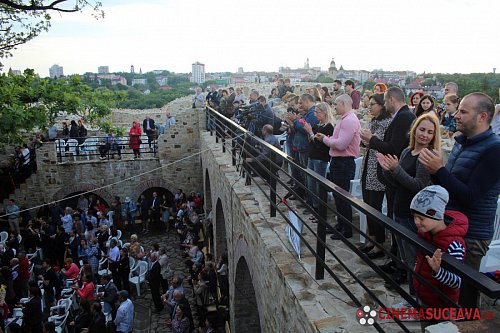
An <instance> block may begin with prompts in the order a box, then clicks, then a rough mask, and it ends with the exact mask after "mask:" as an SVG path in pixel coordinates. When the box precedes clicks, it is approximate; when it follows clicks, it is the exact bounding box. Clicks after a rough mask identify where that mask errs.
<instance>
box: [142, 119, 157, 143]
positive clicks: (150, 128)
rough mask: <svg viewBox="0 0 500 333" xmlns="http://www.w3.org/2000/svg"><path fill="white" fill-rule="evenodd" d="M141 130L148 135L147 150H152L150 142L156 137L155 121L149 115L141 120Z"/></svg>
mask: <svg viewBox="0 0 500 333" xmlns="http://www.w3.org/2000/svg"><path fill="white" fill-rule="evenodd" d="M142 130H143V132H144V133H145V134H146V135H147V137H148V146H149V151H153V148H151V143H152V142H153V141H154V140H155V139H156V128H155V121H154V120H153V119H151V117H150V116H149V115H146V119H144V120H143V121H142Z"/></svg>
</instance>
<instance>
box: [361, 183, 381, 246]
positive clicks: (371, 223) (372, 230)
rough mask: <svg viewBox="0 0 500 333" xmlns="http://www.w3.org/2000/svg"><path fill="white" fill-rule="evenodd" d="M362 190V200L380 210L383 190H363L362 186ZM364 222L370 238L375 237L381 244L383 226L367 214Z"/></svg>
mask: <svg viewBox="0 0 500 333" xmlns="http://www.w3.org/2000/svg"><path fill="white" fill-rule="evenodd" d="M362 191H363V201H364V202H365V203H367V204H368V205H370V206H372V207H373V208H375V209H376V210H378V211H379V212H380V211H381V210H382V203H383V201H384V194H385V192H384V191H372V190H365V187H364V186H363V187H362ZM366 222H367V224H368V235H370V236H371V237H372V238H373V237H375V241H376V242H377V243H380V244H383V243H384V242H385V227H384V226H383V225H382V224H381V223H378V222H377V221H376V220H375V219H373V218H370V217H368V216H367V217H366Z"/></svg>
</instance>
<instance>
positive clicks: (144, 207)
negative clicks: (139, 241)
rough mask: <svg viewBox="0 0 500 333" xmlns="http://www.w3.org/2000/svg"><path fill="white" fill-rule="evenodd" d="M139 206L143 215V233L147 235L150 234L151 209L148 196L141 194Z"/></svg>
mask: <svg viewBox="0 0 500 333" xmlns="http://www.w3.org/2000/svg"><path fill="white" fill-rule="evenodd" d="M137 204H138V205H139V209H140V213H141V222H142V232H143V233H145V234H146V233H148V232H149V207H150V205H149V201H148V199H147V198H146V195H144V194H141V196H140V198H139V201H138V202H137Z"/></svg>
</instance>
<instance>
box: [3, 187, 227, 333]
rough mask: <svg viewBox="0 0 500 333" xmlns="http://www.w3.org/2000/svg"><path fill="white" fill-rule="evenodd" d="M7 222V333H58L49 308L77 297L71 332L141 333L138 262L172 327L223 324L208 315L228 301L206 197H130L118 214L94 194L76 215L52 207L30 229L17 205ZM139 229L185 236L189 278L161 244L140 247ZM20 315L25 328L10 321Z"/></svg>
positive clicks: (207, 328)
mask: <svg viewBox="0 0 500 333" xmlns="http://www.w3.org/2000/svg"><path fill="white" fill-rule="evenodd" d="M6 213H7V214H9V215H8V217H9V226H10V233H9V236H8V238H7V239H6V240H4V242H3V243H2V244H1V245H0V247H1V248H0V259H1V262H2V268H1V269H0V306H1V307H0V311H3V313H2V314H3V316H2V317H1V318H2V320H1V321H0V328H2V329H5V325H6V324H7V323H8V325H9V329H10V330H11V331H16V329H21V331H23V332H42V329H43V327H44V325H46V326H47V327H48V329H49V331H50V329H52V326H53V322H48V321H47V318H48V317H49V316H51V315H54V313H51V312H50V310H49V309H50V307H51V306H53V305H56V304H59V303H60V302H61V300H62V299H65V298H72V297H74V298H75V299H76V300H77V306H76V308H77V310H76V311H72V313H71V317H70V318H69V319H68V320H67V323H66V325H67V327H68V328H70V329H71V330H74V331H75V332H89V333H94V332H107V329H108V328H109V327H112V328H113V329H115V330H116V332H123V333H129V332H132V329H133V321H134V303H133V301H132V300H131V295H132V294H133V291H131V288H130V283H129V277H130V276H134V275H138V274H140V272H139V270H138V269H137V270H136V269H134V267H138V263H139V262H145V263H147V267H148V273H147V274H146V279H147V281H148V284H149V290H150V292H151V295H152V301H153V304H154V306H155V310H156V312H157V313H160V312H162V311H165V312H166V313H168V315H169V316H168V318H169V319H168V321H167V322H166V323H165V325H167V326H170V327H171V329H172V331H173V332H193V330H194V329H195V328H196V330H197V331H198V329H199V331H200V332H212V330H213V328H214V327H216V325H217V316H214V315H210V314H208V313H207V306H209V305H210V304H214V303H215V300H216V298H217V287H218V286H219V288H220V294H221V295H222V296H223V298H222V299H221V300H220V301H221V302H226V303H227V302H228V298H227V295H228V290H229V284H228V281H227V256H224V257H221V258H220V259H219V261H218V262H215V261H214V259H213V257H212V256H211V254H210V253H206V254H204V253H203V252H202V251H201V249H203V247H205V245H206V243H204V241H205V240H204V238H205V237H204V236H202V239H201V240H200V235H204V231H205V228H204V227H203V225H202V223H203V222H202V219H201V218H200V215H201V214H203V213H204V210H203V198H202V196H201V195H200V194H199V193H194V192H191V193H189V194H185V193H184V192H183V191H182V190H181V189H179V190H178V191H177V193H175V195H174V196H173V198H171V199H168V198H167V196H166V195H162V196H161V197H160V196H158V194H157V192H153V193H152V196H151V197H146V196H145V195H141V197H140V198H139V200H137V202H136V201H135V200H133V199H131V198H130V197H127V198H126V199H125V200H124V201H123V202H121V200H120V198H119V197H116V198H114V200H113V202H111V204H110V205H109V207H107V205H106V204H105V203H104V202H103V201H102V200H101V199H100V198H99V197H96V196H95V195H89V196H84V195H81V196H80V197H79V198H78V201H77V202H76V204H75V206H74V207H64V208H63V207H62V205H61V203H51V204H50V205H45V206H43V207H42V208H41V209H40V210H39V211H38V213H37V216H36V217H34V216H31V217H29V218H28V220H25V221H23V218H22V217H21V215H20V208H19V207H18V206H17V205H16V202H15V200H10V201H9V204H8V205H7V207H6ZM138 225H140V226H142V233H144V234H147V233H149V232H150V230H151V231H154V232H155V234H161V233H168V232H170V233H173V234H175V235H178V237H179V249H180V250H181V251H182V254H183V256H184V260H185V265H186V270H187V271H189V274H188V276H186V277H182V276H178V275H175V274H174V270H173V269H172V267H171V259H170V258H171V256H172V255H173V254H172V253H169V252H168V251H167V249H166V248H164V247H161V246H160V244H158V243H154V244H152V247H151V249H148V248H146V249H145V246H144V244H141V243H140V242H139V236H138V234H139V229H137V227H136V226H138ZM126 233H127V235H128V236H127V238H128V241H126V240H125V237H126V236H125V234H126ZM207 239H208V235H207ZM131 265H133V267H132V266H131ZM143 279H144V278H143ZM185 283H189V284H190V285H191V286H192V288H193V291H194V294H193V295H192V296H194V298H195V303H194V304H193V306H194V307H196V313H197V322H198V323H199V325H198V326H199V327H198V326H197V327H195V320H194V318H193V315H192V314H191V305H190V303H189V302H188V300H187V298H186V295H185V293H184V288H183V284H185ZM2 292H3V293H2ZM73 294H74V296H73ZM2 296H3V297H2ZM190 296H191V295H190ZM217 301H219V299H217ZM101 304H102V307H101ZM16 308H19V309H21V310H17V309H16ZM16 311H22V312H23V321H22V327H18V326H17V321H15V320H14V321H12V319H10V318H13V317H14V318H15V317H16ZM31 319H32V320H31ZM49 321H50V320H49ZM47 323H48V324H47ZM50 332H52V331H50Z"/></svg>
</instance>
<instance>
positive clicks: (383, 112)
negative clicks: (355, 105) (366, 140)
mask: <svg viewBox="0 0 500 333" xmlns="http://www.w3.org/2000/svg"><path fill="white" fill-rule="evenodd" d="M368 112H369V114H370V115H371V116H372V117H373V118H372V120H371V121H370V128H369V129H370V132H371V133H372V134H373V135H375V136H376V137H377V138H379V139H384V135H385V132H386V131H387V128H388V127H389V124H390V123H391V120H392V119H391V114H390V113H389V111H387V109H386V107H385V105H384V95H383V94H374V95H372V96H370V102H369V104H368ZM376 154H377V151H376V150H375V149H373V148H372V147H371V146H368V147H367V148H366V152H365V156H364V159H363V168H362V172H361V185H362V186H361V188H362V195H363V201H364V202H365V203H367V204H369V205H370V206H372V207H373V208H375V209H377V210H378V211H381V210H382V202H383V201H384V195H385V184H383V183H382V182H380V180H379V179H378V177H377V156H376ZM367 223H368V235H369V236H371V237H374V238H375V241H376V242H377V243H378V244H380V245H382V244H384V242H385V228H384V226H383V225H381V224H379V223H377V222H376V221H375V220H374V219H372V218H370V217H368V218H367ZM360 250H361V251H362V252H364V253H366V254H367V256H368V257H369V258H371V259H373V258H374V257H375V256H379V253H380V251H381V248H380V247H378V246H376V245H375V244H374V243H373V242H371V241H368V242H367V243H366V244H365V245H363V246H361V247H360ZM382 253H383V252H382Z"/></svg>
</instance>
